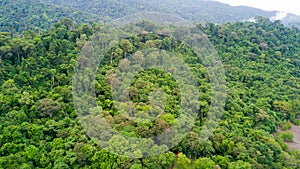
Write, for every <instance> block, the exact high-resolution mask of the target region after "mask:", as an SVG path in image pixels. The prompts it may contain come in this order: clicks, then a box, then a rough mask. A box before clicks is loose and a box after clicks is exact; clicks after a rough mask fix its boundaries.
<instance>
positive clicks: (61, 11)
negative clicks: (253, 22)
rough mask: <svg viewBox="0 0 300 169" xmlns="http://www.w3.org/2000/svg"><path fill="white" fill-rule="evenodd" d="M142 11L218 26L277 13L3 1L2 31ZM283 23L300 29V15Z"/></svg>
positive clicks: (166, 1)
mask: <svg viewBox="0 0 300 169" xmlns="http://www.w3.org/2000/svg"><path fill="white" fill-rule="evenodd" d="M141 12H158V13H168V14H171V15H174V16H179V17H181V18H183V19H185V20H188V21H190V22H197V23H207V22H214V23H218V24H222V23H226V22H236V21H247V20H249V19H253V18H255V17H256V16H264V17H267V18H272V17H274V16H275V15H276V14H277V12H276V11H263V10H260V9H256V8H251V7H246V6H238V7H234V6H229V5H227V4H223V3H220V2H216V1H207V0H196V1H194V0H155V1H146V0H139V1H136V0H113V1H112V0H89V1H86V0H27V1H25V0H15V1H9V0H2V1H0V30H1V31H9V32H11V33H14V34H15V33H20V32H22V31H24V30H29V29H30V30H35V29H36V28H39V29H41V30H44V29H48V28H50V25H52V24H54V23H56V22H58V21H59V20H60V19H62V18H64V17H68V18H72V19H73V20H74V22H76V23H93V22H97V23H99V22H100V21H101V22H106V21H109V20H111V19H117V18H120V17H123V16H126V15H130V14H134V13H141ZM283 23H284V24H285V25H286V26H299V16H297V15H293V14H287V16H286V17H285V18H283Z"/></svg>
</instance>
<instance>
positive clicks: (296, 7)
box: [216, 0, 300, 15]
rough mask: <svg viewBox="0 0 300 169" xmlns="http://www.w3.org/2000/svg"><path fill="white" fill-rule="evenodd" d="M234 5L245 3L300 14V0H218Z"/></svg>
mask: <svg viewBox="0 0 300 169" xmlns="http://www.w3.org/2000/svg"><path fill="white" fill-rule="evenodd" d="M216 1H219V2H223V3H227V4H230V5H232V6H237V5H245V6H251V7H256V8H260V9H263V10H268V11H272V10H276V11H285V12H291V13H294V14H298V15H300V0H216Z"/></svg>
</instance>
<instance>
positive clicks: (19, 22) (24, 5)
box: [0, 0, 100, 32]
mask: <svg viewBox="0 0 300 169" xmlns="http://www.w3.org/2000/svg"><path fill="white" fill-rule="evenodd" d="M62 18H71V19H73V20H74V21H76V22H86V23H88V22H93V21H95V22H96V21H99V20H100V19H99V18H100V17H98V16H97V17H96V16H95V15H94V14H92V13H87V12H83V11H79V10H74V9H67V8H62V7H57V6H54V5H51V4H48V3H45V2H42V1H40V0H14V1H12V0H1V1H0V30H1V31H7V30H10V31H14V32H22V31H24V30H28V29H35V28H39V29H48V28H49V27H50V26H51V25H52V24H54V23H56V22H58V21H59V20H61V19H62Z"/></svg>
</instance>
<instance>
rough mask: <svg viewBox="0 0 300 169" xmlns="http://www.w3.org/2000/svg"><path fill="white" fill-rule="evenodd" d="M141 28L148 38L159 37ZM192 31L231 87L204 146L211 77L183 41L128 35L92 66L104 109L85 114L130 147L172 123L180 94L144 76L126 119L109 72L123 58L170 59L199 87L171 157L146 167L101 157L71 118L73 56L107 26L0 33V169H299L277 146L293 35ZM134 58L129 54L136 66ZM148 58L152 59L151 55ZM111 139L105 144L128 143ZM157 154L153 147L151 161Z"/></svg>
mask: <svg viewBox="0 0 300 169" xmlns="http://www.w3.org/2000/svg"><path fill="white" fill-rule="evenodd" d="M7 3H9V4H11V3H13V2H7ZM33 7H34V5H33ZM37 7H38V6H37ZM48 11H49V10H48ZM50 11H51V10H50ZM142 24H144V27H145V28H146V29H150V28H155V29H157V30H159V29H160V27H159V26H157V25H154V24H150V23H147V22H144V23H142ZM198 26H199V28H201V29H202V31H204V32H205V33H206V34H201V35H200V36H203V38H209V39H210V40H211V43H212V44H213V45H214V46H215V48H216V50H217V52H218V53H219V56H220V58H221V59H222V61H223V66H224V69H225V73H226V78H227V79H226V80H227V87H228V90H227V91H228V92H227V94H228V98H227V101H226V106H225V112H224V114H223V116H222V120H221V121H220V122H219V126H218V127H217V128H216V130H215V131H214V134H213V135H212V136H211V137H210V138H209V140H207V141H205V142H203V140H201V136H200V134H199V133H200V131H201V130H203V125H204V124H206V123H211V122H210V121H208V120H207V116H208V114H209V108H210V106H211V100H210V94H211V93H210V85H209V77H208V75H207V70H205V68H204V66H203V65H202V63H199V62H198V61H197V58H195V55H193V54H192V53H191V52H190V51H189V50H188V49H187V48H185V47H182V45H183V44H181V42H178V41H176V40H174V39H172V38H170V37H162V36H159V35H156V34H154V33H149V34H144V35H139V36H129V37H128V38H126V39H124V40H122V41H120V43H116V45H115V46H113V47H112V49H111V50H110V51H108V54H107V55H106V56H105V58H104V59H103V63H102V65H101V66H100V67H99V71H98V74H97V75H96V82H95V96H96V100H97V103H98V106H99V107H101V108H100V109H96V108H95V109H92V110H88V111H91V112H93V113H94V114H96V115H97V114H100V113H101V115H103V117H104V118H105V119H106V120H107V121H108V122H109V123H110V124H111V125H112V126H113V127H114V128H115V129H116V130H117V131H119V132H120V133H122V134H123V135H124V136H128V137H129V138H143V137H146V138H148V137H153V136H154V135H157V134H159V133H162V132H164V131H166V130H167V129H169V128H170V127H171V125H172V124H176V123H177V120H176V118H177V117H178V111H179V106H178V105H179V103H180V95H181V92H186V91H179V90H178V84H177V82H176V80H174V78H173V77H172V76H171V75H170V74H168V73H165V72H163V71H156V70H153V69H149V70H146V71H142V72H140V73H139V75H137V76H136V77H135V79H134V81H132V85H131V88H130V89H129V94H130V99H131V101H132V104H123V105H120V107H122V108H123V110H124V111H123V112H121V111H119V110H118V109H117V108H116V107H115V104H116V103H115V102H114V101H113V99H112V97H111V87H110V83H111V81H112V77H111V76H112V75H111V73H112V72H114V71H115V67H117V66H119V65H121V67H122V64H123V67H122V68H126V65H125V64H126V61H124V60H123V61H124V62H123V61H120V60H122V58H128V56H129V55H131V54H133V53H135V52H136V51H137V50H139V49H150V48H153V47H158V48H160V49H165V50H171V51H172V52H174V53H175V54H177V55H178V56H180V57H182V58H183V59H184V60H185V61H186V63H187V65H188V66H189V67H190V68H191V70H192V71H193V72H194V74H195V76H196V78H197V79H196V80H197V82H198V83H199V96H200V100H199V106H198V107H197V109H198V110H199V118H198V119H197V121H196V123H195V127H194V128H193V130H192V131H191V132H189V133H187V136H186V137H185V138H184V140H182V142H180V144H179V145H177V146H176V147H174V148H173V149H171V150H170V151H167V152H165V153H163V154H160V155H158V156H153V157H149V158H144V159H129V158H125V157H120V156H117V155H115V154H112V153H109V152H107V151H105V150H104V149H101V148H99V147H98V146H97V144H96V141H94V140H93V139H90V138H89V137H88V136H86V133H85V131H84V130H83V127H82V126H81V124H80V123H79V122H78V120H77V119H76V117H77V113H76V112H75V110H74V102H73V99H72V75H73V73H74V72H73V71H74V68H75V67H76V65H78V63H79V62H77V61H76V60H77V59H79V60H80V59H84V58H82V57H79V56H78V54H79V53H80V49H82V47H83V46H84V44H85V42H86V41H88V40H89V39H90V38H91V37H92V34H93V33H94V32H96V31H98V30H102V31H103V32H105V29H107V27H106V26H100V25H95V24H94V25H93V26H91V25H89V24H82V25H75V26H74V27H73V26H72V21H71V20H68V19H66V20H62V21H61V22H59V23H56V24H54V25H53V27H52V28H51V29H50V30H48V31H45V32H35V31H26V32H24V33H23V34H22V35H20V36H14V37H11V36H10V34H9V33H4V32H3V33H0V122H1V123H0V145H1V148H0V168H12V169H15V168H20V166H21V167H22V168H132V169H134V168H149V169H150V168H158V169H159V168H161V169H163V168H169V167H171V166H173V167H174V168H232V169H235V168H299V167H298V166H299V159H300V156H299V153H298V152H289V150H288V147H287V145H285V144H283V143H282V141H281V140H282V139H283V140H284V141H293V134H292V133H290V132H286V133H282V134H277V136H274V133H275V132H276V131H277V128H278V127H279V126H281V127H282V128H283V129H289V128H290V126H291V123H297V118H298V116H299V112H300V111H299V110H300V107H299V105H300V104H299V103H300V102H299V86H300V84H299V82H300V80H299V78H300V76H299V74H300V71H299V70H300V69H299V66H300V64H299V63H300V62H299V55H298V54H299V52H300V46H299V39H300V32H299V29H296V28H287V27H284V26H283V25H282V24H281V23H280V22H274V23H272V22H270V21H269V20H267V19H265V18H258V22H256V23H250V22H245V23H240V22H239V23H227V24H223V25H215V24H206V25H198ZM291 37H293V38H291ZM141 55H142V53H139V52H136V53H135V58H136V61H137V62H138V61H139V58H141ZM149 57H150V56H149ZM151 59H157V58H155V56H154V55H151ZM124 65H125V66H124ZM158 89H162V92H163V93H165V101H166V105H165V107H163V106H157V105H155V103H150V101H149V98H151V97H153V98H155V97H156V94H159V93H158V92H157V93H156V91H157V90H158ZM157 101H158V103H160V102H161V101H163V100H157ZM133 108H134V109H135V110H136V111H135V112H132V111H131V110H132V109H133ZM124 113H125V115H126V114H127V115H130V113H134V115H135V117H136V118H135V119H133V120H131V119H128V118H126V117H124V116H122V115H124ZM114 139H115V140H111V142H110V143H116V144H120V145H121V146H122V145H124V144H125V143H126V142H128V140H126V139H123V142H121V141H119V140H118V139H119V138H114ZM114 141H115V142H114ZM158 141H161V140H158ZM162 143H163V142H162ZM124 147H125V146H124ZM132 148H135V149H136V151H135V152H134V153H135V154H134V155H136V156H138V157H141V156H142V155H143V154H141V152H143V151H145V150H143V151H142V150H141V148H140V147H139V145H138V144H136V145H134V147H132ZM120 151H122V152H124V150H120ZM160 151H161V149H159V148H157V149H155V148H153V149H151V151H150V152H148V153H150V154H151V153H154V152H160ZM177 154H178V155H177Z"/></svg>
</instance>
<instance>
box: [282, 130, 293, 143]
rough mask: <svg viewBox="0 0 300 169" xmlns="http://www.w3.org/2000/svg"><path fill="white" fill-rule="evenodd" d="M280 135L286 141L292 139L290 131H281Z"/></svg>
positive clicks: (291, 140)
mask: <svg viewBox="0 0 300 169" xmlns="http://www.w3.org/2000/svg"><path fill="white" fill-rule="evenodd" d="M281 137H282V139H283V140H284V141H286V142H293V141H294V134H293V133H292V132H289V131H288V132H283V133H282V134H281Z"/></svg>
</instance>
